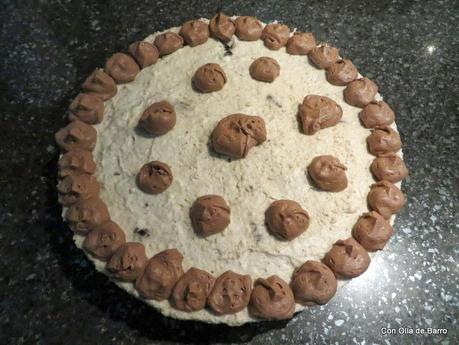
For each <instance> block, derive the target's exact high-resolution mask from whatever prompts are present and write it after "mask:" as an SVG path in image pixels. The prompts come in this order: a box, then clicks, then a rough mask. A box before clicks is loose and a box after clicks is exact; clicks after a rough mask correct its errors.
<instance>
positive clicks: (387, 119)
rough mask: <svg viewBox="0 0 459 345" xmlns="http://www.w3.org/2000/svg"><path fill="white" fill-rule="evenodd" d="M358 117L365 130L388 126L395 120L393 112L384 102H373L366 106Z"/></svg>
mask: <svg viewBox="0 0 459 345" xmlns="http://www.w3.org/2000/svg"><path fill="white" fill-rule="evenodd" d="M359 117H360V120H361V121H362V124H363V126H364V127H365V128H375V127H378V126H388V125H390V124H391V123H392V122H394V120H395V114H394V111H393V110H392V109H391V107H390V106H389V104H387V103H386V102H384V101H377V102H376V101H373V102H371V103H369V104H367V105H366V106H365V107H364V108H363V110H362V111H361V112H360V113H359Z"/></svg>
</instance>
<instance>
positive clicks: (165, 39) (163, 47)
mask: <svg viewBox="0 0 459 345" xmlns="http://www.w3.org/2000/svg"><path fill="white" fill-rule="evenodd" d="M154 45H155V46H156V48H158V52H159V56H161V57H163V56H164V55H169V54H172V53H173V52H175V51H176V50H179V49H180V48H182V47H183V38H182V36H180V35H178V34H176V33H175V32H172V31H168V32H165V33H162V34H159V35H158V36H156V37H155V41H154Z"/></svg>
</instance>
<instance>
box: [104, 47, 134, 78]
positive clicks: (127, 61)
mask: <svg viewBox="0 0 459 345" xmlns="http://www.w3.org/2000/svg"><path fill="white" fill-rule="evenodd" d="M104 70H105V72H106V73H107V74H109V75H110V76H111V77H112V78H113V79H114V80H115V82H116V83H117V84H125V83H129V82H131V81H133V80H134V79H135V77H136V76H137V74H138V73H139V72H140V68H139V65H137V63H136V62H135V60H134V59H133V58H132V57H130V56H129V55H127V54H124V53H115V54H113V55H112V56H111V57H110V58H109V59H108V60H107V62H106V63H105V67H104Z"/></svg>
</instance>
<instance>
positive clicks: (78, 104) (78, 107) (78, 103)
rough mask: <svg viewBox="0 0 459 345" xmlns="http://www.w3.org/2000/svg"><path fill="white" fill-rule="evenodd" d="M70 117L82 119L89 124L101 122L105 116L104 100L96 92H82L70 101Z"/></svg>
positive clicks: (71, 118)
mask: <svg viewBox="0 0 459 345" xmlns="http://www.w3.org/2000/svg"><path fill="white" fill-rule="evenodd" d="M69 111H70V115H69V119H70V120H71V121H72V120H75V119H78V120H81V121H83V122H85V123H87V124H89V125H95V124H98V123H101V122H102V120H103V118H104V102H103V100H102V98H100V97H98V96H97V95H96V94H95V93H80V94H78V96H76V97H75V99H74V100H73V101H72V103H70V106H69Z"/></svg>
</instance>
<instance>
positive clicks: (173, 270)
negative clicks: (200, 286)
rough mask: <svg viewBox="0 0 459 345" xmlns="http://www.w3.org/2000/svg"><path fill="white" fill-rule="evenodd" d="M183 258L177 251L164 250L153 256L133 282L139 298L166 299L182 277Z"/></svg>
mask: <svg viewBox="0 0 459 345" xmlns="http://www.w3.org/2000/svg"><path fill="white" fill-rule="evenodd" d="M182 261H183V256H182V254H180V253H179V251H178V250H177V249H166V250H163V251H162V252H159V253H158V254H156V255H155V256H153V257H152V258H151V259H150V260H149V261H148V263H147V265H146V266H145V269H144V271H143V273H142V274H141V275H140V277H139V278H138V279H137V281H136V282H135V288H136V290H137V292H138V293H139V294H140V296H142V297H144V298H147V299H154V300H156V301H163V300H165V299H168V298H169V296H170V295H171V293H172V289H173V288H174V286H175V284H176V283H177V281H178V280H179V278H180V277H181V276H182V275H183V268H182Z"/></svg>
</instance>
